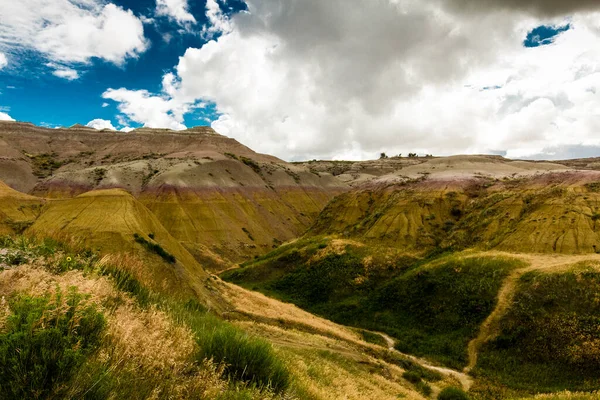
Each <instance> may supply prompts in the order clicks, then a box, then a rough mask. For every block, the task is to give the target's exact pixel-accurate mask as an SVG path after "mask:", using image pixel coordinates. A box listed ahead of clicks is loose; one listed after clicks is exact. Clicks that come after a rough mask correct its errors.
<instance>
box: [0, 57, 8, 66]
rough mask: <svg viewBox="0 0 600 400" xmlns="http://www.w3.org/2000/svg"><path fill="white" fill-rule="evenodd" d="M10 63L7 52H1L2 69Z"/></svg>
mask: <svg viewBox="0 0 600 400" xmlns="http://www.w3.org/2000/svg"><path fill="white" fill-rule="evenodd" d="M7 65H8V59H7V58H6V54H4V53H0V69H3V68H4V67H6V66H7Z"/></svg>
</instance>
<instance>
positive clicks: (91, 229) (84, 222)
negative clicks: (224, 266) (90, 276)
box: [28, 189, 218, 306]
mask: <svg viewBox="0 0 600 400" xmlns="http://www.w3.org/2000/svg"><path fill="white" fill-rule="evenodd" d="M28 233H31V234H40V235H43V236H51V237H59V238H62V237H67V238H76V239H77V240H79V241H80V242H81V244H82V245H84V246H86V247H90V248H94V249H99V250H100V251H101V252H102V253H104V254H114V255H118V254H125V253H127V254H129V255H134V257H135V258H136V259H138V260H139V261H141V262H142V263H143V266H142V267H140V268H139V271H130V272H133V273H134V274H136V275H137V277H138V278H139V279H140V280H142V281H144V283H146V284H149V285H151V286H152V287H153V288H154V289H156V290H160V291H162V292H165V293H170V294H171V295H180V296H182V297H189V296H190V295H195V296H198V297H199V298H200V299H201V300H203V301H205V302H207V303H208V304H209V305H211V306H218V305H217V304H214V301H213V300H214V299H213V296H212V295H209V294H208V293H209V292H208V289H207V287H208V286H209V275H208V274H207V273H206V272H205V271H204V269H203V268H202V267H201V266H200V265H199V264H198V263H197V262H196V261H195V259H194V257H192V256H191V255H190V254H189V253H188V252H187V251H186V250H185V249H184V248H183V247H182V246H181V245H180V244H179V242H178V241H177V240H175V239H174V238H173V237H172V236H171V235H170V234H169V233H168V232H167V231H166V230H165V228H164V227H163V226H162V225H161V224H160V222H159V221H158V220H157V219H156V217H155V216H154V215H153V214H152V213H151V212H150V211H149V210H148V209H147V208H146V207H144V206H143V205H142V204H141V203H140V202H138V201H137V200H136V199H135V198H134V197H133V196H132V195H131V194H129V193H128V192H126V191H124V190H121V189H109V190H98V191H93V192H89V193H84V194H82V195H79V196H77V197H74V198H72V199H64V200H54V201H52V202H51V203H49V204H48V206H47V207H46V208H45V209H44V210H43V212H42V214H41V215H40V217H39V218H38V219H37V220H36V222H35V223H34V224H33V225H32V226H31V227H30V228H29V231H28ZM136 235H137V238H138V240H137V241H136V239H135V236H136ZM151 246H154V247H153V248H152V247H151ZM156 249H162V250H161V251H162V252H163V256H161V255H160V252H161V251H157V250H156ZM165 255H167V257H165ZM168 256H173V257H174V258H175V259H174V260H171V261H169V259H168ZM127 264H129V265H131V264H132V263H131V262H129V263H127ZM133 264H134V265H135V263H133Z"/></svg>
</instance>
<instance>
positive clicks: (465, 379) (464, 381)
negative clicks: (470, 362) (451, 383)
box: [370, 331, 473, 391]
mask: <svg viewBox="0 0 600 400" xmlns="http://www.w3.org/2000/svg"><path fill="white" fill-rule="evenodd" d="M370 332H371V333H374V334H376V335H379V336H381V337H382V338H383V339H384V340H385V342H386V343H387V346H388V349H389V350H390V351H393V352H396V353H398V354H401V355H402V356H403V357H406V358H408V359H410V360H412V361H414V362H416V363H417V364H419V365H421V366H423V367H425V368H428V369H431V370H434V371H437V372H439V373H440V374H442V375H446V376H451V377H454V378H456V379H457V380H458V381H459V382H460V384H461V385H462V387H463V389H464V390H465V391H468V390H469V389H470V388H471V386H472V385H473V378H471V377H470V376H469V375H467V374H466V373H464V372H460V371H456V370H453V369H450V368H444V367H438V366H436V365H432V364H431V363H430V362H429V361H427V360H424V359H422V358H419V357H415V356H411V355H409V354H404V353H401V352H399V351H398V350H396V349H395V347H394V346H395V345H396V340H394V338H392V337H391V336H388V335H386V334H385V333H382V332H372V331H370Z"/></svg>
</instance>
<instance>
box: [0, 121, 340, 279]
mask: <svg viewBox="0 0 600 400" xmlns="http://www.w3.org/2000/svg"><path fill="white" fill-rule="evenodd" d="M0 180H2V181H4V182H5V183H6V184H8V185H9V186H11V187H12V188H14V189H17V190H19V191H21V192H24V193H31V194H34V195H36V196H39V197H44V198H69V197H74V196H77V195H79V194H82V193H85V192H88V191H90V190H94V189H111V188H122V189H125V190H127V191H128V192H130V193H132V194H133V195H134V196H135V197H136V198H138V199H139V200H140V201H141V202H142V203H143V204H144V205H145V206H146V207H148V208H149V209H150V210H152V212H153V213H154V214H155V216H156V217H157V218H158V219H159V221H161V223H162V224H163V225H164V227H165V228H166V229H167V230H168V231H169V233H171V235H172V236H173V237H175V238H176V239H177V240H179V241H180V242H181V243H182V244H183V245H184V246H185V247H186V248H187V249H188V250H189V251H190V252H191V253H192V254H193V255H194V256H195V257H196V258H197V259H198V260H199V261H201V262H203V263H205V264H206V265H207V266H208V267H210V268H212V269H214V270H220V269H224V268H227V267H229V266H230V265H231V262H238V261H243V260H244V259H246V258H249V257H251V256H254V255H258V254H262V253H264V252H266V251H268V250H270V249H272V248H274V247H277V246H278V245H279V244H281V243H282V242H284V241H287V240H290V239H292V238H294V237H297V236H298V235H300V234H301V233H303V232H304V231H305V230H306V229H307V228H308V227H309V226H310V225H311V224H312V222H313V221H314V219H315V218H316V216H317V215H318V214H319V212H320V211H321V209H322V208H323V207H324V206H325V205H326V204H327V202H328V201H329V200H331V199H332V198H333V197H334V196H335V195H337V194H339V193H342V192H343V191H345V190H346V185H345V184H344V183H343V182H341V181H339V180H337V179H335V178H334V177H333V176H331V175H330V174H328V173H323V174H320V173H313V172H310V171H309V170H308V169H306V168H304V167H301V166H295V165H291V164H288V163H286V162H284V161H282V160H279V159H277V158H275V157H272V156H268V155H263V154H258V153H255V152H254V151H252V150H250V149H249V148H247V147H245V146H243V145H241V144H240V143H238V142H237V141H235V140H233V139H230V138H227V137H225V136H221V135H219V134H217V133H216V132H214V131H213V130H212V129H210V128H207V127H199V128H193V129H188V130H186V131H183V132H173V131H168V130H152V129H138V130H135V131H133V132H130V133H122V132H111V131H103V132H98V131H96V130H94V129H90V128H85V127H82V126H74V127H72V128H69V129H45V128H39V127H35V126H33V125H30V124H23V123H14V122H0ZM206 254H209V256H206Z"/></svg>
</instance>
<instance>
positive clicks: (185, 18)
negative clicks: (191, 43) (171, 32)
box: [155, 0, 210, 26]
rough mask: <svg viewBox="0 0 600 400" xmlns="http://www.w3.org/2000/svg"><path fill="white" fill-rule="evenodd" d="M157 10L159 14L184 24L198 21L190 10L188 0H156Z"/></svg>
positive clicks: (187, 24)
mask: <svg viewBox="0 0 600 400" xmlns="http://www.w3.org/2000/svg"><path fill="white" fill-rule="evenodd" d="M209 1H210V0H209ZM155 12H156V15H157V16H159V17H168V18H169V19H171V20H173V21H175V22H177V23H178V24H179V25H182V26H189V25H190V24H195V23H196V18H194V16H193V15H192V14H190V12H189V8H188V2H187V0H156V11H155Z"/></svg>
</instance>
